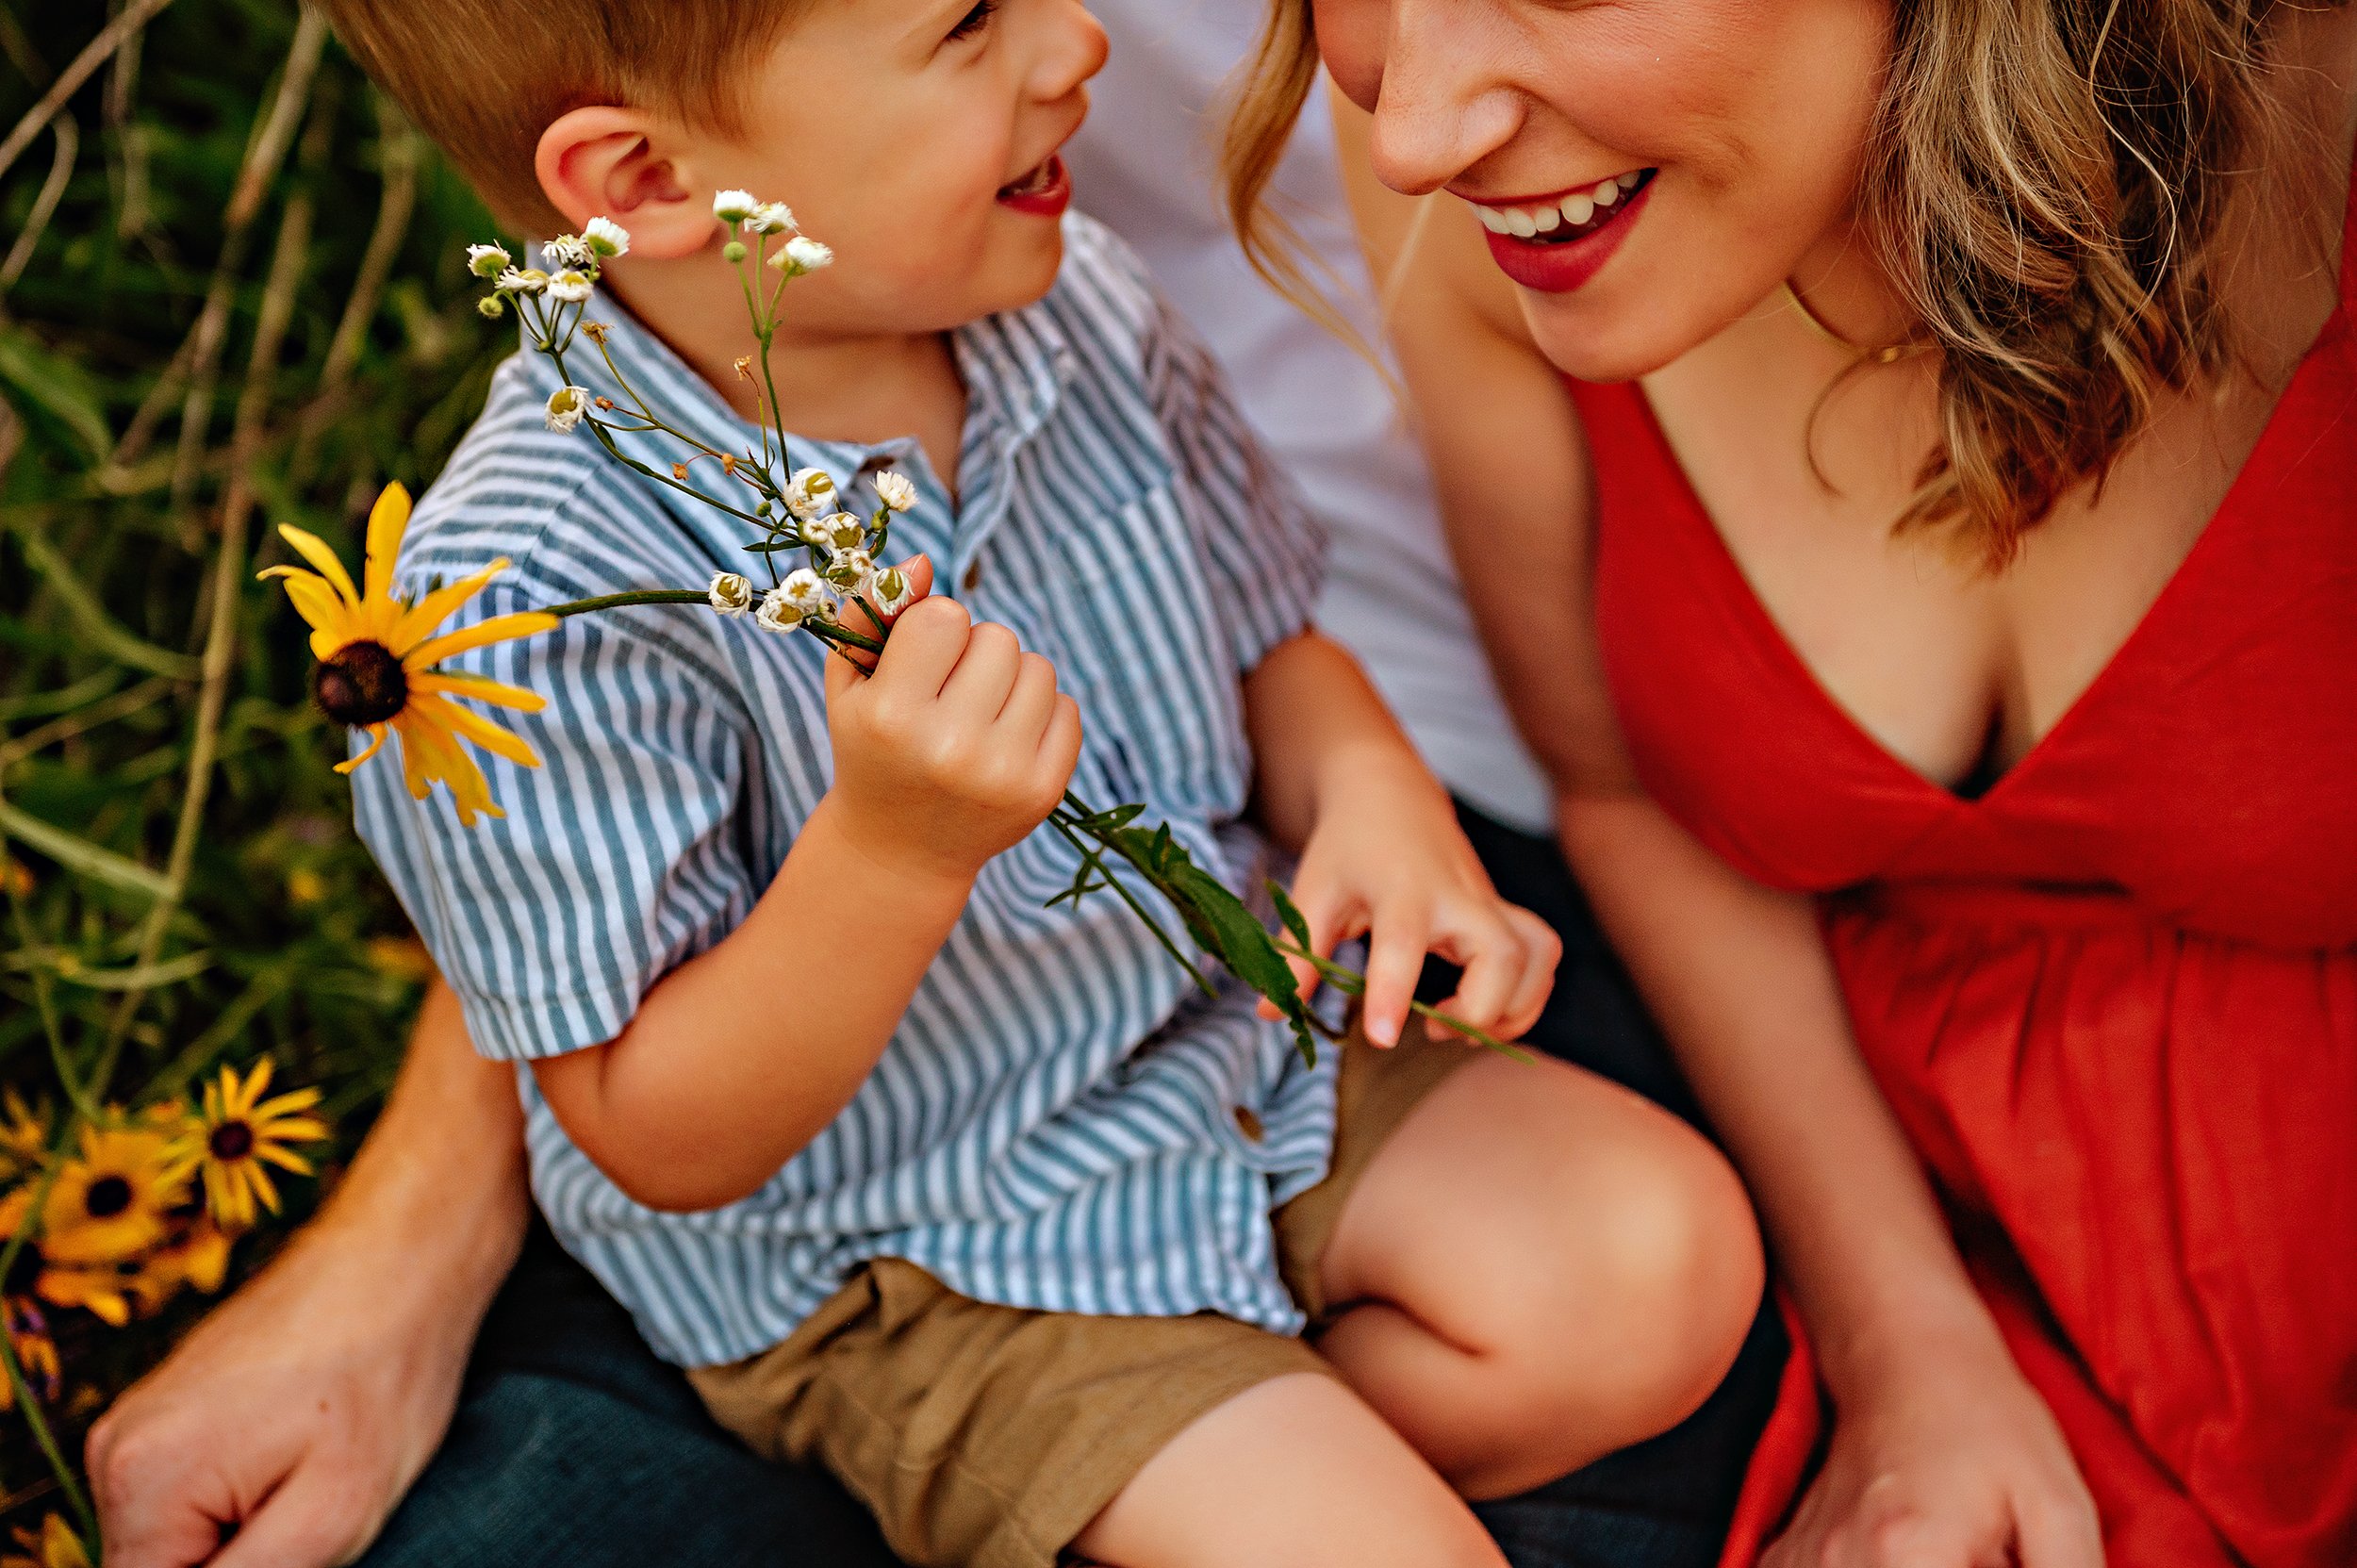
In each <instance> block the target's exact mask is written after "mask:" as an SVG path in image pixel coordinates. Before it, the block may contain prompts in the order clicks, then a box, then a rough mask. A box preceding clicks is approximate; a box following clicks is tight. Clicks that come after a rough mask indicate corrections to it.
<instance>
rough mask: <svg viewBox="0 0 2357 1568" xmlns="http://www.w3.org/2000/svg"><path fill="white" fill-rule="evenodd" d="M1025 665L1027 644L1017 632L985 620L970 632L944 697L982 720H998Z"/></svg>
mask: <svg viewBox="0 0 2357 1568" xmlns="http://www.w3.org/2000/svg"><path fill="white" fill-rule="evenodd" d="M1022 668H1023V645H1022V644H1021V643H1019V642H1017V641H1016V640H1015V635H1014V633H1013V632H1010V631H1008V630H1007V629H1006V628H1005V627H1004V626H1000V625H997V624H995V623H993V622H991V621H983V622H981V623H980V624H979V625H977V626H975V628H974V629H973V630H972V631H971V632H969V633H967V634H966V638H965V652H963V653H961V654H959V655H958V665H957V668H955V669H953V670H951V671H950V672H949V678H948V680H947V681H946V682H944V683H943V684H942V687H941V699H942V701H945V702H949V703H952V704H955V706H956V708H957V710H958V711H959V712H960V713H969V714H972V715H974V716H975V717H976V718H979V719H980V720H981V722H982V723H985V724H987V723H990V722H991V721H992V720H994V719H996V718H997V717H998V715H999V714H1000V712H1001V711H1003V710H1004V709H1005V707H1006V705H1007V699H1008V698H1009V697H1010V696H1012V695H1013V694H1014V678H1015V676H1016V675H1017V674H1018V673H1020V672H1021V670H1022Z"/></svg>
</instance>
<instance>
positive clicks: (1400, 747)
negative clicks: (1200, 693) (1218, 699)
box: [1244, 632, 1562, 1046]
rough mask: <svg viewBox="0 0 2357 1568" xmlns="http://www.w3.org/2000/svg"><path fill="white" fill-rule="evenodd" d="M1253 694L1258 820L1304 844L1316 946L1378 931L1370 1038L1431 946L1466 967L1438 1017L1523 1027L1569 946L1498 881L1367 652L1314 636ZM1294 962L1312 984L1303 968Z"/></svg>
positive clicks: (1401, 1019)
mask: <svg viewBox="0 0 2357 1568" xmlns="http://www.w3.org/2000/svg"><path fill="white" fill-rule="evenodd" d="M1244 723H1245V726H1246V728H1247V730H1248V731H1249V733H1250V734H1251V737H1252V745H1253V751H1254V756H1255V759H1256V763H1257V768H1258V771H1257V773H1256V775H1255V780H1256V785H1257V799H1258V804H1259V810H1260V816H1261V821H1262V823H1263V825H1264V826H1265V827H1266V828H1267V829H1268V831H1269V834H1270V835H1271V836H1272V837H1274V838H1275V839H1276V840H1277V842H1278V843H1279V844H1281V845H1283V846H1284V847H1285V848H1287V849H1289V850H1295V851H1297V852H1298V853H1299V854H1300V857H1301V865H1300V868H1299V870H1298V871H1297V872H1296V873H1295V875H1294V885H1293V896H1294V901H1295V902H1296V903H1298V904H1299V905H1300V906H1301V912H1302V914H1303V915H1304V916H1306V917H1307V919H1308V920H1309V924H1310V937H1311V946H1312V947H1313V948H1314V949H1316V950H1317V951H1318V952H1319V953H1320V954H1326V953H1330V952H1331V951H1332V950H1333V949H1334V947H1335V945H1336V944H1337V943H1339V942H1342V941H1344V940H1346V939H1348V938H1350V937H1353V936H1357V935H1360V934H1366V935H1368V936H1369V937H1370V943H1369V949H1368V955H1367V970H1366V974H1367V988H1366V1001H1365V1007H1364V1011H1363V1014H1362V1015H1361V1021H1362V1023H1363V1024H1364V1026H1365V1030H1366V1033H1367V1037H1368V1038H1369V1039H1371V1040H1373V1041H1374V1042H1375V1043H1376V1045H1379V1046H1388V1045H1391V1044H1393V1043H1394V1042H1395V1041H1397V1040H1398V1038H1399V1034H1400V1031H1401V1029H1402V1028H1403V1027H1404V1026H1405V1025H1406V1023H1407V1021H1408V1004H1409V1001H1410V1000H1411V999H1413V998H1414V996H1415V991H1416V982H1417V980H1418V978H1419V977H1420V976H1421V975H1422V973H1423V970H1424V960H1425V955H1426V953H1428V952H1429V953H1438V954H1440V955H1441V956H1442V957H1444V958H1447V959H1449V960H1450V961H1452V962H1454V963H1457V964H1459V965H1462V966H1464V970H1465V973H1464V978H1463V980H1462V982H1460V983H1459V987H1458V990H1457V994H1456V995H1455V996H1453V997H1451V998H1450V999H1448V1000H1447V1002H1445V1003H1443V1004H1442V1010H1443V1011H1444V1012H1447V1013H1449V1014H1450V1015H1453V1016H1456V1017H1458V1018H1461V1019H1463V1020H1464V1021H1465V1022H1467V1023H1469V1024H1472V1025H1473V1026H1475V1028H1477V1029H1482V1030H1487V1031H1489V1032H1492V1033H1495V1034H1499V1035H1503V1036H1506V1037H1508V1038H1510V1037H1512V1036H1513V1035H1517V1034H1520V1033H1521V1032H1523V1031H1525V1030H1526V1029H1528V1028H1529V1027H1530V1026H1531V1024H1532V1023H1533V1022H1535V1021H1536V1020H1537V1018H1538V1015H1539V1009H1540V1007H1541V1005H1542V1004H1543V1003H1544V1002H1545V1001H1546V999H1547V992H1548V990H1549V989H1550V987H1551V986H1552V985H1553V983H1554V979H1555V964H1556V960H1557V959H1558V957H1560V956H1561V954H1562V944H1561V942H1560V941H1559V940H1558V938H1557V936H1556V934H1555V933H1554V932H1553V931H1552V930H1550V929H1549V928H1548V926H1547V924H1546V922H1545V921H1543V920H1541V919H1540V918H1539V917H1538V916H1535V915H1532V914H1531V913H1530V912H1529V911H1527V910H1524V909H1518V908H1516V907H1515V906H1514V905H1512V904H1509V903H1508V902H1506V901H1505V900H1502V899H1500V898H1499V897H1498V896H1497V893H1496V890H1495V889H1494V888H1492V886H1491V885H1490V878H1489V874H1488V873H1487V872H1486V871H1484V870H1483V869H1482V867H1481V862H1480V860H1479V858H1478V857H1476V856H1475V853H1474V851H1473V847H1472V846H1471V845H1470V844H1468V843H1466V842H1465V835H1464V833H1463V831H1462V830H1461V829H1459V826H1458V824H1457V810H1456V806H1455V804H1454V802H1452V801H1450V799H1449V796H1448V792H1447V791H1446V790H1445V789H1443V788H1442V786H1441V784H1440V781H1439V780H1437V779H1435V778H1434V777H1433V776H1432V774H1431V771H1430V770H1429V769H1428V768H1426V767H1425V765H1424V761H1423V759H1422V758H1421V757H1419V756H1418V755H1417V754H1416V750H1415V747H1414V746H1413V745H1412V744H1411V743H1410V742H1409V739H1408V736H1407V735H1406V734H1404V733H1403V732H1402V731H1401V729H1400V727H1399V723H1398V721H1397V720H1396V719H1394V718H1393V717H1392V714H1391V710H1390V709H1389V708H1387V707H1385V706H1384V704H1383V700H1382V698H1381V697H1379V696H1377V695H1376V690H1375V687H1374V686H1373V685H1369V684H1368V681H1367V678H1366V675H1365V674H1364V673H1363V672H1362V671H1361V670H1360V668H1359V663H1358V661H1357V660H1356V659H1354V658H1352V657H1351V656H1350V654H1349V653H1347V652H1344V651H1343V649H1342V648H1341V647H1340V646H1339V645H1338V644H1336V643H1335V642H1334V641H1332V640H1331V639H1330V638H1328V637H1327V636H1325V635H1321V634H1319V633H1316V632H1306V633H1303V634H1302V635H1299V636H1296V637H1294V638H1292V639H1290V640H1289V641H1286V642H1282V643H1279V644H1278V645H1277V647H1276V648H1274V649H1272V650H1271V651H1270V652H1269V653H1268V655H1267V656H1266V657H1265V658H1263V659H1262V660H1261V663H1260V665H1259V667H1258V668H1255V669H1254V670H1253V672H1252V673H1251V674H1250V675H1249V676H1247V677H1245V679H1244ZM1294 973H1295V976H1296V978H1297V979H1298V980H1299V981H1300V982H1301V983H1302V984H1303V986H1304V987H1305V988H1307V987H1308V986H1309V985H1310V984H1311V983H1312V982H1313V981H1314V979H1315V975H1314V972H1313V971H1312V969H1311V967H1310V965H1309V964H1307V963H1306V962H1297V963H1296V964H1295V965H1294ZM1263 1012H1264V1013H1266V1012H1268V1010H1267V1009H1266V1008H1264V1009H1263ZM1438 1032H1445V1031H1438Z"/></svg>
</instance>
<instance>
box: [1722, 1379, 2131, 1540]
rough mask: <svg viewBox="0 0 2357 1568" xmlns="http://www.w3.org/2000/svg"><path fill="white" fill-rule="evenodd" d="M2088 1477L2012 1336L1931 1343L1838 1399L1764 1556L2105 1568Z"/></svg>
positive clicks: (2099, 1530) (2100, 1537)
mask: <svg viewBox="0 0 2357 1568" xmlns="http://www.w3.org/2000/svg"><path fill="white" fill-rule="evenodd" d="M2102 1562H2103V1538H2102V1531H2101V1529H2100V1528H2099V1527H2098V1526H2097V1523H2096V1515H2095V1504H2094V1502H2093V1500H2092V1499H2090V1498H2089V1497H2088V1495H2087V1489H2086V1483H2085V1481H2083V1480H2081V1479H2080V1477H2079V1467H2078V1465H2077V1464H2076V1463H2074V1462H2073V1461H2072V1460H2071V1457H2070V1450H2069V1447H2068V1446H2067V1445H2066V1444H2064V1442H2063V1436H2062V1431H2061V1429H2060V1428H2057V1427H2056V1426H2055V1424H2054V1418H2053V1416H2052V1413H2051V1412H2050V1411H2048V1410H2047V1408H2046V1404H2045V1401H2043V1400H2042V1399H2040V1398H2039V1397H2038V1395H2037V1393H2036V1390H2034V1389H2033V1388H2031V1387H2030V1385H2029V1383H2028V1381H2027V1380H2025V1379H2024V1378H2022V1376H2021V1373H2020V1371H2019V1369H2018V1368H2017V1367H2016V1366H2015V1365H2014V1363H2013V1358H2012V1357H2011V1356H2010V1355H2008V1354H2007V1353H2006V1351H2005V1348H2004V1345H2003V1342H2002V1341H1999V1340H1997V1339H1996V1338H1995V1335H1994V1334H1993V1333H1992V1334H1991V1335H1990V1336H1989V1342H1988V1343H1987V1344H1986V1345H1979V1344H1975V1345H1970V1346H1966V1347H1961V1348H1960V1347H1957V1346H1955V1345H1919V1346H1918V1347H1916V1349H1915V1350H1914V1352H1913V1353H1912V1354H1911V1356H1910V1358H1909V1360H1908V1362H1907V1363H1906V1364H1905V1365H1904V1367H1903V1368H1900V1369H1897V1370H1895V1371H1894V1372H1892V1373H1891V1374H1889V1375H1887V1376H1883V1377H1880V1378H1874V1379H1872V1380H1871V1382H1870V1383H1869V1384H1868V1385H1867V1387H1866V1388H1865V1391H1864V1392H1862V1393H1861V1394H1860V1395H1859V1396H1858V1397H1856V1398H1854V1399H1853V1400H1847V1401H1840V1402H1839V1413H1838V1416H1837V1417H1836V1420H1835V1425H1834V1429H1833V1442H1832V1444H1831V1446H1830V1448H1829V1449H1828V1451H1827V1453H1826V1456H1825V1466H1824V1469H1823V1470H1822V1471H1821V1472H1820V1473H1819V1474H1818V1477H1817V1480H1816V1483H1815V1484H1814V1485H1813V1486H1811V1487H1810V1488H1809V1490H1808V1493H1807V1495H1806V1496H1805V1497H1804V1498H1803V1499H1802V1501H1801V1506H1800V1509H1799V1510H1798V1511H1797V1512H1796V1513H1795V1514H1794V1516H1793V1520H1792V1524H1791V1527H1790V1528H1788V1529H1787V1530H1786V1531H1785V1533H1784V1535H1783V1536H1782V1537H1781V1538H1780V1539H1779V1540H1778V1541H1777V1542H1776V1543H1775V1544H1774V1545H1772V1546H1771V1547H1770V1548H1769V1550H1768V1553H1767V1555H1766V1557H1764V1558H1763V1559H1762V1560H1761V1568H1985V1565H1986V1568H2005V1565H2007V1564H2016V1563H2018V1564H2019V1565H2020V1568H2102Z"/></svg>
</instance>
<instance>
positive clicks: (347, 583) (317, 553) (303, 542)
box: [278, 522, 360, 604]
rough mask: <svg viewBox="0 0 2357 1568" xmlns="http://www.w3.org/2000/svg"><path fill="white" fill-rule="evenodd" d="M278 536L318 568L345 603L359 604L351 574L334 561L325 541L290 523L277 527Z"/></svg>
mask: <svg viewBox="0 0 2357 1568" xmlns="http://www.w3.org/2000/svg"><path fill="white" fill-rule="evenodd" d="M278 536H279V537H280V538H282V539H285V540H286V541H287V542H288V544H290V545H293V546H294V547H295V552H296V553H298V554H300V555H301V556H302V557H303V558H304V559H305V560H306V561H308V562H310V563H311V564H312V565H313V566H315V567H317V568H319V569H320V575H321V576H322V577H324V578H326V579H327V580H328V582H330V583H332V584H334V585H335V587H336V591H337V592H338V593H339V594H341V595H343V599H344V602H345V603H347V604H357V603H359V602H360V590H359V589H357V588H355V587H354V586H352V573H350V572H348V571H346V570H345V569H344V564H343V562H341V561H339V560H338V559H336V553H335V552H334V551H332V550H330V549H328V548H327V541H326V540H325V539H322V538H321V537H320V536H318V535H317V534H312V533H308V532H306V531H305V530H303V529H301V528H297V527H296V526H295V525H294V524H293V523H291V522H282V523H280V524H279V525H278Z"/></svg>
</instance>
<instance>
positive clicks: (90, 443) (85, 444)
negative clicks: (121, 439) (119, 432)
mask: <svg viewBox="0 0 2357 1568" xmlns="http://www.w3.org/2000/svg"><path fill="white" fill-rule="evenodd" d="M0 392H5V393H6V394H7V395H8V401H9V403H11V404H14V405H15V407H16V410H17V412H18V413H19V414H21V415H23V416H24V418H25V423H26V424H28V425H32V426H34V427H36V428H39V429H43V430H46V431H48V432H50V433H52V434H53V435H55V436H58V437H62V438H63V439H65V440H66V441H67V442H69V443H70V444H71V445H74V446H76V447H79V448H80V449H81V452H82V454H83V455H84V456H85V457H87V458H89V459H90V461H91V465H92V466H93V467H95V466H96V465H97V464H99V463H102V462H104V461H105V460H106V457H107V454H108V453H109V452H112V451H113V450H114V445H115V437H114V432H113V431H112V430H110V429H108V428H107V416H106V415H105V414H104V413H103V412H101V410H100V407H99V402H98V393H97V389H96V388H93V387H92V386H91V381H90V378H89V377H88V376H86V375H85V374H83V373H82V369H81V367H80V366H78V365H76V364H74V362H73V361H72V360H70V359H66V358H62V357H60V356H59V355H54V354H52V353H50V352H49V351H48V350H47V349H45V348H43V347H42V346H41V341H40V339H38V338H35V337H34V336H33V335H32V334H31V333H30V332H27V331H26V330H25V328H24V327H22V326H8V327H0Z"/></svg>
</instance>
